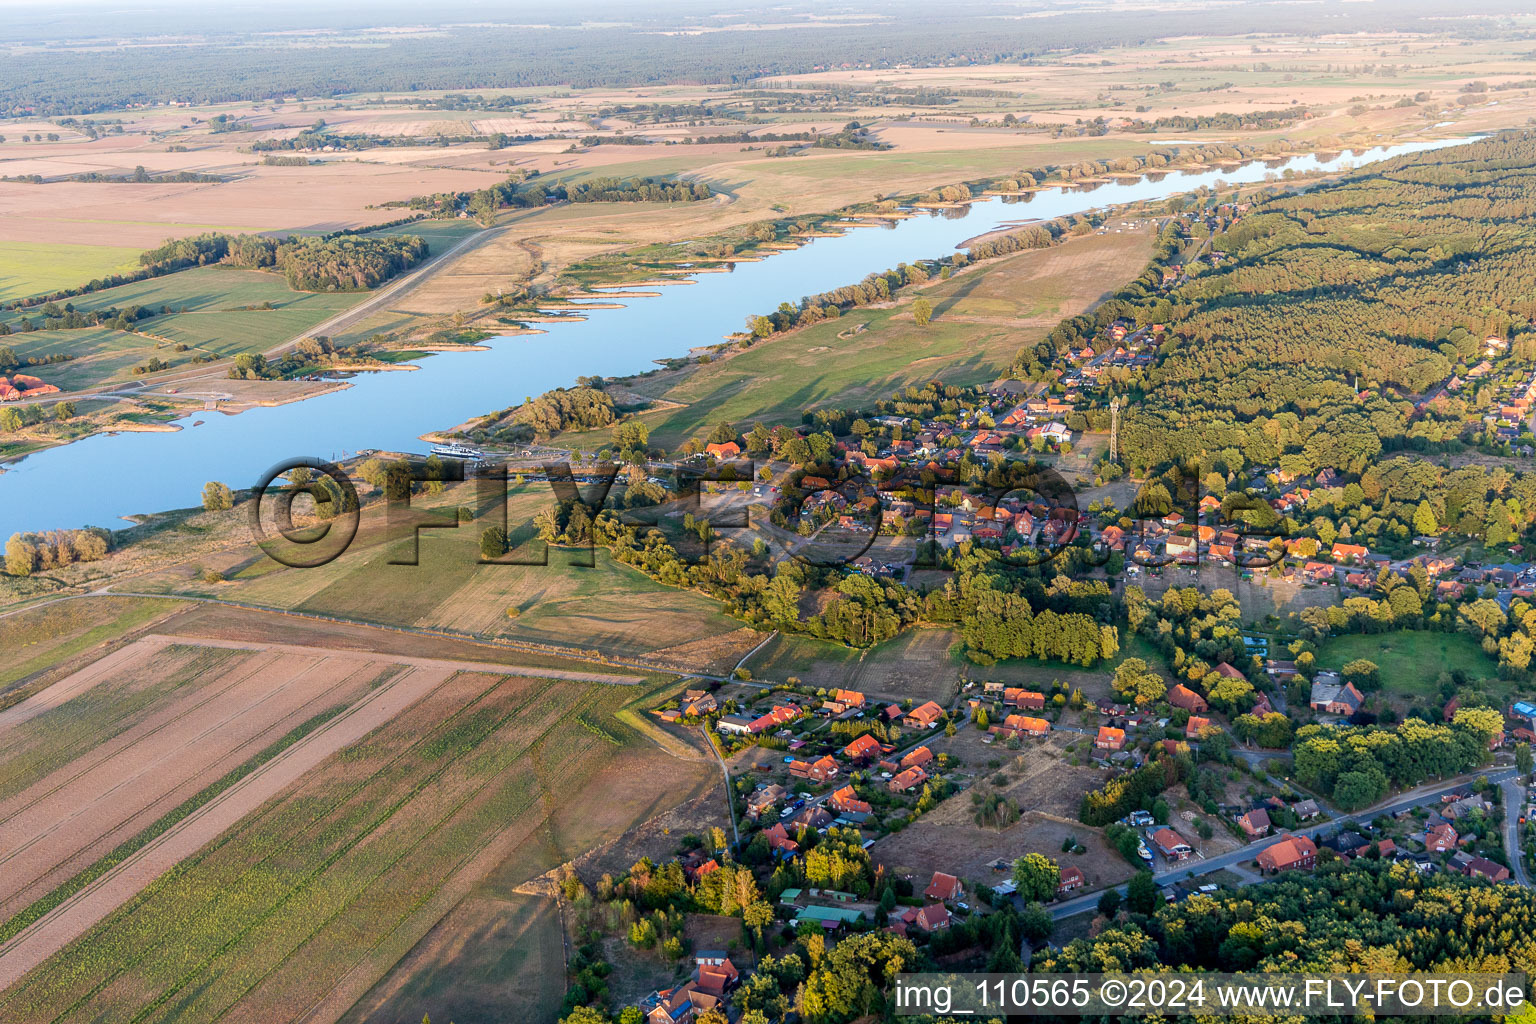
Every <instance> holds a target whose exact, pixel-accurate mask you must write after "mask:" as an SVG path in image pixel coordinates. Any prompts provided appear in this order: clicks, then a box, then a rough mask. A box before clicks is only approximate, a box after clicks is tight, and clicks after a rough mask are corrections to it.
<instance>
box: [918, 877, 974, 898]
mask: <svg viewBox="0 0 1536 1024" xmlns="http://www.w3.org/2000/svg"><path fill="white" fill-rule="evenodd" d="M923 895H924V896H925V897H927V898H928V899H930V900H957V899H959V898H960V897H961V896H963V895H965V889H964V888H963V887H962V886H961V885H960V879H958V878H956V877H955V876H954V875H946V874H945V873H944V872H942V871H935V872H934V873H933V881H931V882H929V883H928V888H926V889H924V890H923Z"/></svg>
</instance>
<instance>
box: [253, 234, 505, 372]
mask: <svg viewBox="0 0 1536 1024" xmlns="http://www.w3.org/2000/svg"><path fill="white" fill-rule="evenodd" d="M408 227H409V225H404V226H403V227H402V230H405V229H406V228H408ZM506 230H507V226H506V225H503V226H501V227H497V228H486V229H485V230H483V231H477V232H476V233H475V234H473V235H470V236H469V237H468V238H464V239H461V240H460V241H459V243H458V244H457V245H455V246H453V247H452V248H451V249H447V250H445V251H443V252H441V253H439V254H438V255H436V256H431V257H428V259H427V261H426V262H425V263H423V264H421V265H420V266H418V267H416V268H415V269H414V270H412V271H411V272H410V273H408V274H402V275H401V276H399V277H397V278H395V279H394V280H393V281H390V282H389V283H388V284H386V285H384V287H382V288H378V289H375V290H374V292H373V293H372V294H371V295H369V296H368V298H366V299H364V300H363V301H362V302H359V303H358V304H357V305H355V306H353V307H352V308H351V309H346V310H343V311H342V312H340V313H337V314H336V315H335V316H333V317H331V318H330V319H329V320H327V321H325V322H324V323H319V324H316V325H315V326H313V327H310V328H308V329H307V330H304V331H301V332H300V333H298V334H296V335H294V336H293V337H291V338H289V339H288V340H287V341H285V342H283V343H281V344H279V345H274V346H273V347H272V348H269V349H267V350H266V351H265V352H263V353H262V355H264V356H266V357H268V358H269V359H270V358H271V357H272V356H275V355H278V354H280V353H282V352H283V351H285V350H287V349H289V348H291V347H292V346H294V345H297V344H298V343H299V342H301V341H303V340H304V339H305V338H313V337H316V336H318V335H322V334H323V335H327V336H329V335H332V334H335V333H337V332H338V331H343V330H346V329H347V328H348V327H351V326H353V325H354V324H356V323H358V322H359V321H361V320H363V319H365V318H367V317H369V316H371V315H372V314H374V313H376V312H378V310H379V309H380V307H382V306H384V305H385V304H387V303H388V302H390V301H391V300H392V299H397V298H400V297H401V296H403V295H406V294H408V293H409V292H411V291H412V290H414V289H415V288H417V287H419V286H420V285H421V284H422V283H423V282H424V281H427V280H429V279H431V278H432V277H433V276H434V275H435V274H437V273H438V272H439V271H441V270H442V269H443V268H444V267H446V266H447V265H448V264H449V263H450V262H452V260H453V258H454V257H456V256H462V255H464V254H465V253H468V252H471V251H473V250H475V249H478V248H479V247H480V246H482V245H484V244H485V243H486V242H488V241H490V240H491V239H492V238H495V237H498V236H500V235H501V234H503V233H505V232H506Z"/></svg>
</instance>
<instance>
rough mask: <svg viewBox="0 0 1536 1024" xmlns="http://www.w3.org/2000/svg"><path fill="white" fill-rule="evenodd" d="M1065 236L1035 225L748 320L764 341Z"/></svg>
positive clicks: (1054, 227)
mask: <svg viewBox="0 0 1536 1024" xmlns="http://www.w3.org/2000/svg"><path fill="white" fill-rule="evenodd" d="M948 189H956V190H957V191H956V192H954V193H952V197H953V198H951V195H946V194H943V192H946V191H947V190H948ZM962 192H963V194H964V195H963V197H969V196H970V190H969V189H967V188H965V187H964V186H946V190H941V194H937V195H935V197H934V199H935V201H954V200H955V199H959V198H963V197H962V196H961V193H962ZM1062 232H1063V227H1062V225H1061V224H1060V223H1059V222H1057V221H1052V222H1050V223H1048V224H1031V225H1029V226H1028V227H1024V228H1021V229H1019V230H1018V231H1010V232H1008V233H1007V234H1005V235H1000V236H998V237H996V238H991V239H986V240H983V241H980V242H977V243H976V244H975V245H973V246H971V248H970V249H969V250H968V251H967V252H957V253H954V254H953V255H950V256H945V257H941V258H938V259H933V260H923V261H919V262H917V263H901V264H898V265H897V266H896V267H894V268H893V269H890V270H884V271H881V272H880V273H877V274H870V275H868V276H866V277H865V278H864V280H862V281H860V282H859V283H857V284H850V285H844V286H843V287H841V288H833V289H832V290H830V291H825V292H821V293H819V294H817V295H809V296H806V297H805V298H803V299H801V300H800V302H799V303H798V304H794V303H789V302H781V303H780V304H779V308H778V309H776V310H774V311H773V312H771V313H762V314H757V315H754V316H749V317H747V331H748V333H749V334H750V336H751V338H753V339H760V338H766V337H769V336H770V335H773V334H777V333H780V332H783V331H790V330H794V329H795V328H797V327H808V326H809V325H811V324H814V323H820V322H821V321H823V320H835V319H836V318H837V317H839V316H842V315H843V313H845V312H846V311H848V310H850V309H858V308H859V307H861V306H870V305H874V304H876V303H880V302H888V301H890V300H891V299H892V298H893V297H894V296H895V295H896V294H897V293H898V292H899V291H901V289H903V288H905V287H907V286H908V285H915V284H922V283H924V282H925V281H928V280H930V279H931V278H932V277H933V276H934V275H935V274H939V275H941V276H942V275H948V274H950V273H952V272H954V271H955V270H958V269H960V268H962V267H966V266H969V265H970V264H971V263H972V262H974V261H976V260H984V259H994V258H996V257H998V256H1006V255H1009V254H1011V253H1015V252H1022V251H1024V250H1026V249H1041V248H1045V247H1047V246H1050V245H1052V244H1053V243H1054V242H1055V241H1056V239H1057V238H1059V237H1060V236H1061V234H1062Z"/></svg>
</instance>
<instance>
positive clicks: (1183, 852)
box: [1152, 827, 1195, 861]
mask: <svg viewBox="0 0 1536 1024" xmlns="http://www.w3.org/2000/svg"><path fill="white" fill-rule="evenodd" d="M1152 845H1153V846H1155V847H1157V852H1158V853H1160V854H1162V855H1163V857H1164V858H1165V859H1167V860H1174V861H1178V860H1184V859H1185V858H1186V857H1188V856H1189V855H1190V854H1192V853H1194V852H1195V851H1194V848H1193V847H1192V846H1190V845H1189V844H1188V843H1186V842H1185V841H1184V840H1183V839H1182V838H1181V837H1180V836H1179V834H1178V833H1177V832H1175V831H1174V830H1173V829H1171V828H1167V827H1164V828H1160V829H1158V830H1157V831H1156V832H1153V833H1152Z"/></svg>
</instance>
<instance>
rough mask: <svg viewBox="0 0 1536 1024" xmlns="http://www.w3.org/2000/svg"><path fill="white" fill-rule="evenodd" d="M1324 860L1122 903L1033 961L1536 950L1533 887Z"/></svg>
mask: <svg viewBox="0 0 1536 1024" xmlns="http://www.w3.org/2000/svg"><path fill="white" fill-rule="evenodd" d="M1327 853H1331V851H1327ZM1323 861H1324V863H1323V864H1322V866H1320V868H1319V870H1318V871H1317V872H1316V873H1315V874H1311V873H1309V874H1302V873H1299V872H1297V873H1293V874H1289V875H1286V876H1284V877H1283V878H1278V879H1275V880H1273V881H1270V882H1267V883H1266V884H1264V885H1255V886H1248V887H1245V888H1243V889H1241V890H1237V891H1231V890H1223V891H1221V892H1217V893H1213V894H1210V895H1206V894H1202V893H1196V894H1194V895H1192V896H1190V897H1189V898H1188V899H1186V900H1182V901H1180V902H1178V903H1173V904H1169V905H1167V906H1164V907H1158V908H1157V909H1155V910H1153V911H1152V912H1151V913H1135V912H1132V913H1128V914H1122V915H1120V917H1119V918H1118V919H1117V920H1115V921H1114V922H1112V923H1111V924H1110V925H1109V927H1107V928H1104V929H1103V930H1102V931H1100V932H1098V934H1097V935H1095V936H1094V937H1093V938H1088V939H1075V940H1073V941H1072V942H1069V943H1067V945H1066V947H1065V948H1063V949H1061V950H1054V949H1045V950H1042V951H1041V952H1040V953H1039V954H1037V955H1036V956H1035V958H1034V961H1033V964H1032V967H1033V969H1034V970H1037V971H1045V972H1049V973H1055V972H1073V971H1090V972H1098V971H1124V970H1133V969H1136V968H1143V967H1158V966H1170V967H1191V968H1195V969H1198V970H1208V971H1246V970H1260V971H1263V970H1275V971H1286V972H1304V971H1317V972H1328V971H1380V972H1393V971H1435V970H1447V971H1457V972H1465V971H1479V970H1486V971H1489V972H1501V971H1506V970H1520V969H1523V968H1524V967H1525V966H1526V965H1528V964H1530V963H1531V962H1532V960H1533V958H1536V931H1533V928H1536V896H1533V894H1532V892H1531V890H1529V889H1524V888H1519V887H1515V886H1501V885H1489V884H1488V883H1486V882H1482V881H1472V880H1469V879H1466V878H1464V877H1462V876H1460V875H1456V874H1451V873H1440V874H1435V875H1431V876H1429V877H1427V878H1426V877H1423V876H1421V875H1419V874H1418V873H1417V872H1416V871H1414V870H1413V868H1412V867H1411V866H1409V865H1406V864H1396V863H1393V862H1391V861H1385V860H1373V859H1371V858H1370V857H1365V858H1361V859H1359V860H1356V861H1354V862H1352V863H1350V864H1347V865H1346V864H1345V863H1343V862H1332V861H1331V860H1330V858H1328V857H1327V855H1326V853H1324V854H1323ZM1169 1019H1173V1018H1169Z"/></svg>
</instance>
